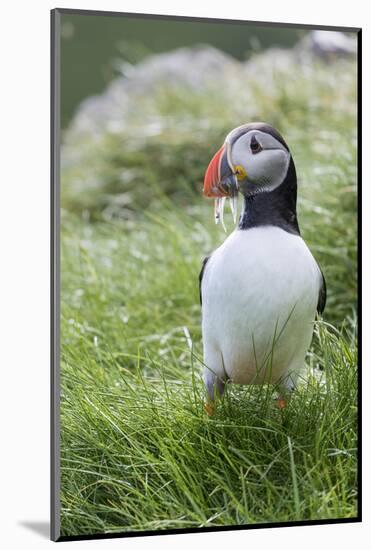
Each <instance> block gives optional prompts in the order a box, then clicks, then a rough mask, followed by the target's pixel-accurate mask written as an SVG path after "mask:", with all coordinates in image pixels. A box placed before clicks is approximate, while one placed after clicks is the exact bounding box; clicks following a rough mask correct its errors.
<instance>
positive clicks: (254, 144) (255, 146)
mask: <svg viewBox="0 0 371 550" xmlns="http://www.w3.org/2000/svg"><path fill="white" fill-rule="evenodd" d="M250 149H251V152H252V154H253V155H255V154H256V153H259V151H262V149H263V147H262V146H261V145H260V143H259V142H258V140H257V139H256V137H255V136H253V137H252V138H251V141H250Z"/></svg>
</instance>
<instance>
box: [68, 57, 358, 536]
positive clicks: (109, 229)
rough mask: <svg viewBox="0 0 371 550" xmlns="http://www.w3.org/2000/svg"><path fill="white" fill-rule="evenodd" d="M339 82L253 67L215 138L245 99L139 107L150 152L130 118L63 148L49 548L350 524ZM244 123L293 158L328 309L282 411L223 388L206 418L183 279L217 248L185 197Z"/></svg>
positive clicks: (351, 404)
mask: <svg viewBox="0 0 371 550" xmlns="http://www.w3.org/2000/svg"><path fill="white" fill-rule="evenodd" d="M354 76H355V74H354V67H353V64H352V63H350V62H349V63H348V62H345V61H339V62H338V63H334V64H332V65H318V66H314V65H313V66H311V67H310V69H308V67H307V68H303V70H302V71H301V70H299V69H297V70H296V71H295V72H292V71H291V70H288V72H287V74H286V73H284V74H281V73H279V72H277V74H276V73H274V74H273V73H272V75H271V74H270V73H269V74H267V71H266V74H265V78H266V79H268V81H270V82H273V83H274V86H271V88H269V87H268V88H267V87H264V86H263V84H264V82H263V81H262V76H261V74H260V73H259V71H258V75H257V77H256V80H254V94H253V98H254V104H253V107H251V103H249V104H247V107H246V109H245V110H246V113H245V114H244V115H243V114H242V107H241V105H242V103H241V102H238V101H234V102H233V103H231V109H230V111H228V112H226V113H224V114H223V113H219V117H218V119H217V120H215V119H214V121H215V125H211V122H210V121H212V120H213V119H212V112H214V114H215V109H216V106H217V103H218V97H219V101H222V100H223V98H224V99H225V97H224V96H225V95H226V94H230V95H231V97H232V95H233V97H234V96H236V97H240V98H241V101H242V99H244V98H245V96H246V92H245V91H244V88H243V87H237V86H236V85H233V83H229V87H228V89H227V90H220V95H219V96H218V95H217V91H216V90H214V95H213V94H211V93H209V92H210V91H208V93H205V94H204V95H203V94H202V93H201V92H200V93H199V94H194V95H192V94H189V93H188V94H182V93H181V92H180V91H174V90H173V91H166V93H165V92H164V91H163V90H162V91H161V93H160V91H157V92H158V93H157V95H156V93H154V94H153V95H152V96H151V97H144V98H140V99H138V98H137V101H142V103H141V106H142V109H141V117H140V123H141V124H142V127H145V124H146V123H148V120H149V119H152V118H153V116H154V113H155V114H156V116H157V117H158V119H159V120H162V121H163V130H162V132H161V133H160V134H159V135H158V136H156V137H155V138H154V139H152V138H146V137H145V136H144V137H143V135H142V134H141V130H140V128H139V129H138V128H135V124H134V123H138V124H139V122H138V120H139V118H138V116H137V111H136V112H133V116H132V120H131V121H129V123H128V125H127V128H126V129H124V130H123V132H122V133H121V134H120V135H110V134H109V133H108V132H103V133H102V135H100V136H98V137H97V136H94V139H91V138H90V137H89V136H87V135H78V134H77V133H74V130H71V134H69V135H66V138H65V142H66V149H65V151H64V159H63V161H64V162H63V166H64V168H63V174H62V204H63V207H64V208H63V212H62V214H63V215H62V278H61V284H62V307H61V313H62V319H61V337H62V350H61V382H62V396H61V415H62V416H61V432H62V434H61V435H62V441H61V453H62V454H61V468H62V491H61V504H62V518H61V519H62V534H63V535H77V534H89V533H98V532H100V533H102V532H115V531H116V532H122V531H135V530H148V529H174V528H187V527H188V528H190V527H203V526H215V525H219V526H220V525H241V524H251V523H266V522H282V521H295V520H302V519H327V518H342V517H347V518H351V517H355V516H356V514H357V453H356V451H357V324H356V311H355V310H356V289H357V281H356V245H357V243H356V222H357V219H356V167H355V158H356V143H355V132H356V127H355V113H354V97H355V95H354V94H355V89H354ZM283 77H285V78H283ZM270 79H271V80H270ZM235 84H236V83H235ZM269 99H270V102H269ZM245 105H246V104H245ZM138 108H139V107H138ZM254 118H259V119H265V120H269V121H271V122H273V123H274V124H276V125H277V126H278V127H279V128H280V129H281V130H282V133H283V134H284V136H285V138H287V141H288V143H289V145H290V146H291V149H292V152H293V156H294V159H295V163H296V167H297V171H298V175H299V180H300V182H299V183H300V187H299V204H298V210H299V221H300V223H301V229H302V234H303V236H304V238H305V240H306V242H307V243H308V245H309V246H310V248H311V250H312V251H313V253H314V255H315V256H316V258H317V259H318V260H319V261H320V263H321V267H322V268H323V271H324V273H325V275H326V279H327V284H328V304H327V308H326V311H325V316H324V321H319V322H318V323H317V324H316V327H315V335H314V339H313V343H312V346H311V349H310V352H309V353H308V357H307V361H306V366H305V368H304V370H303V377H302V381H301V384H300V385H299V389H298V391H297V392H296V393H295V395H294V396H293V398H292V400H291V402H290V404H289V407H288V408H287V410H285V411H284V412H281V411H279V410H277V409H276V408H275V406H274V388H272V387H268V386H261V387H255V386H246V387H238V386H230V387H228V391H227V393H226V396H225V398H224V400H223V401H222V402H221V403H220V406H219V408H218V410H217V413H216V415H215V416H214V417H213V418H208V417H207V416H206V415H205V413H204V411H203V401H204V389H203V384H202V381H201V378H200V373H201V369H202V346H201V330H200V306H199V302H198V280H197V277H198V273H199V269H200V265H201V260H202V258H203V257H204V255H206V254H207V253H209V252H210V251H211V250H213V248H215V246H217V244H218V243H220V242H222V241H223V239H224V238H225V235H224V233H223V231H222V229H221V228H220V227H219V226H217V227H216V226H215V225H214V224H213V220H212V205H211V204H210V203H209V202H207V201H204V200H203V199H202V198H201V197H200V195H199V193H198V192H197V189H199V187H200V181H201V179H202V172H203V170H204V168H205V166H206V164H207V162H208V160H209V158H210V157H211V154H212V153H213V149H214V148H215V147H217V146H218V145H220V142H221V140H222V138H223V133H224V132H225V131H228V130H229V129H230V128H231V127H233V126H236V125H237V124H240V123H241V122H245V121H246V120H251V119H254ZM185 120H186V122H187V123H186V124H185ZM205 120H209V126H207V125H205V123H204V122H205ZM181 122H182V124H181ZM299 123H300V124H299ZM202 128H203V130H202ZM175 129H177V130H176V131H175ZM125 132H127V134H126V133H125ZM129 134H130V135H131V137H132V138H133V143H131V144H130V147H129V146H128V142H127V141H126V139H127V135H129ZM74 147H75V150H74V154H73V155H70V152H69V151H70V150H71V149H73V148H74ZM89 151H90V153H89ZM69 155H70V156H69ZM89 161H90V162H89ZM226 221H227V224H228V228H229V230H231V229H232V226H231V218H229V219H228V217H227V220H226ZM188 333H189V335H190V339H191V341H190V340H189V338H187V335H188Z"/></svg>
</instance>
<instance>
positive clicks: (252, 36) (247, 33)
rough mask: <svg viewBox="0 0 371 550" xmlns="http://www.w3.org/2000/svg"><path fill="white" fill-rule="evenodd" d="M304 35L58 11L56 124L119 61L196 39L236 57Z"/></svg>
mask: <svg viewBox="0 0 371 550" xmlns="http://www.w3.org/2000/svg"><path fill="white" fill-rule="evenodd" d="M304 34H306V31H304V30H300V29H298V28H282V27H272V26H271V27H269V26H255V27H247V26H246V25H245V24H238V23H234V24H233V25H231V24H230V23H229V24H225V23H224V24H223V23H212V24H210V23H208V22H192V23H191V24H189V22H188V21H182V20H172V21H169V20H166V19H158V20H150V19H144V18H143V19H138V18H135V17H128V18H124V17H109V16H104V15H99V16H97V15H63V18H62V27H61V38H62V50H63V55H62V60H61V61H62V64H61V70H62V90H61V91H62V93H61V97H62V126H63V127H66V126H67V125H68V122H69V121H70V119H71V117H72V115H73V113H74V111H75V109H76V107H77V106H78V104H79V103H80V102H81V101H82V100H83V99H84V98H85V97H88V96H89V95H91V94H95V93H100V92H102V91H103V89H104V88H105V86H106V85H107V83H108V82H109V81H110V80H112V78H114V77H115V76H117V74H119V73H120V71H121V66H122V63H123V61H125V62H126V63H130V64H136V63H138V62H139V61H141V60H142V59H143V58H144V57H146V56H148V55H149V54H151V53H159V52H165V51H168V50H172V49H174V48H179V47H181V46H193V45H194V44H198V43H203V44H210V45H212V46H215V47H216V48H219V49H220V50H222V51H224V52H226V53H228V54H230V55H232V56H233V57H235V58H236V59H239V60H241V61H242V60H246V59H247V58H248V57H249V56H250V55H251V54H252V53H253V52H254V51H256V50H261V49H262V48H263V49H264V48H267V47H270V46H274V45H281V46H286V47H290V46H293V45H294V44H295V43H296V42H297V41H298V38H299V37H301V36H303V35H304Z"/></svg>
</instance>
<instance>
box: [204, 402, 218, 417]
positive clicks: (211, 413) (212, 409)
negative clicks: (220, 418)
mask: <svg viewBox="0 0 371 550" xmlns="http://www.w3.org/2000/svg"><path fill="white" fill-rule="evenodd" d="M204 409H205V412H206V414H207V415H208V416H214V414H215V407H214V405H213V404H212V403H205V405H204Z"/></svg>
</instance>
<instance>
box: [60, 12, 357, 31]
mask: <svg viewBox="0 0 371 550" xmlns="http://www.w3.org/2000/svg"><path fill="white" fill-rule="evenodd" d="M56 11H58V13H60V14H66V15H101V16H106V17H108V16H111V17H116V16H119V17H127V18H130V17H131V18H138V19H165V20H169V21H177V20H179V19H182V20H184V21H198V22H200V23H202V22H203V21H204V22H209V23H230V24H235V25H243V24H250V25H256V26H257V27H267V26H269V27H295V28H301V29H308V30H309V29H315V30H329V31H341V32H358V31H359V30H360V27H341V26H336V25H334V26H332V25H316V24H314V23H308V24H307V23H285V22H282V21H280V22H275V23H272V22H271V21H252V20H249V19H219V18H217V17H200V16H188V15H170V14H163V15H162V14H156V13H136V12H120V11H105V10H86V9H78V8H77V9H74V8H56Z"/></svg>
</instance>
